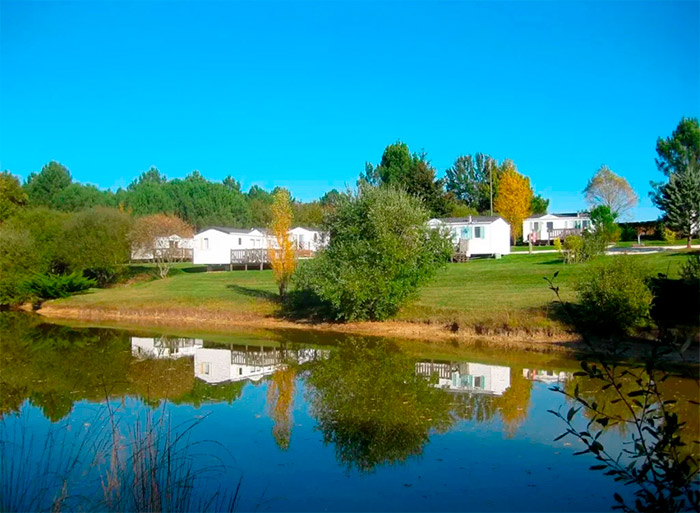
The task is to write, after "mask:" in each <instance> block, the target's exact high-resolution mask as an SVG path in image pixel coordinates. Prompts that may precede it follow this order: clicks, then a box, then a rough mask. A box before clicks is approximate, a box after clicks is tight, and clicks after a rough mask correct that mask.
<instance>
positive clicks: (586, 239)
mask: <svg viewBox="0 0 700 513" xmlns="http://www.w3.org/2000/svg"><path fill="white" fill-rule="evenodd" d="M605 244H606V239H605V237H604V236H603V235H601V234H600V233H586V234H584V235H583V237H581V236H580V235H569V236H568V237H567V238H566V239H564V244H563V248H564V262H566V263H567V264H577V263H580V262H586V261H587V260H590V259H592V258H595V257H597V256H598V255H602V254H603V253H604V252H605Z"/></svg>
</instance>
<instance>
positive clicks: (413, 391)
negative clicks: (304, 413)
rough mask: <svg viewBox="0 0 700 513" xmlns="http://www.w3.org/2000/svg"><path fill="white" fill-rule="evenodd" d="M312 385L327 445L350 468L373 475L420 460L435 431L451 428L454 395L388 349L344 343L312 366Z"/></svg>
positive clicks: (315, 409) (313, 406) (311, 400)
mask: <svg viewBox="0 0 700 513" xmlns="http://www.w3.org/2000/svg"><path fill="white" fill-rule="evenodd" d="M308 384H309V385H310V387H309V403H310V404H311V409H312V414H313V415H314V416H315V417H316V419H317V420H318V425H319V429H320V430H321V431H322V432H323V438H324V441H325V443H332V444H335V448H336V456H337V458H338V460H339V461H341V462H343V463H344V464H345V465H347V467H348V468H353V467H355V468H357V469H359V470H362V471H371V470H373V469H374V468H375V467H376V466H377V465H381V464H384V463H389V464H393V463H398V462H402V461H405V460H406V459H407V458H409V457H410V456H416V455H420V454H421V453H422V450H423V446H424V445H425V443H426V442H427V441H428V436H429V434H430V431H431V430H439V431H442V430H446V429H447V428H448V427H449V426H450V424H451V422H452V418H451V416H450V403H451V400H450V397H449V394H447V393H446V392H445V391H443V390H441V389H438V388H435V386H434V380H433V381H432V382H431V381H429V380H426V379H425V378H422V377H420V376H417V375H416V373H415V362H414V361H413V360H412V359H411V358H409V357H407V356H406V355H404V354H402V353H399V352H398V351H396V350H395V349H392V348H391V347H389V345H388V344H377V345H371V344H370V343H368V342H366V341H364V340H362V339H353V340H349V341H347V342H344V343H342V344H341V345H340V347H339V348H338V349H337V350H336V351H333V352H332V353H331V354H330V356H329V358H328V359H326V360H320V361H316V362H315V363H314V364H313V365H312V367H311V372H310V374H309V376H308Z"/></svg>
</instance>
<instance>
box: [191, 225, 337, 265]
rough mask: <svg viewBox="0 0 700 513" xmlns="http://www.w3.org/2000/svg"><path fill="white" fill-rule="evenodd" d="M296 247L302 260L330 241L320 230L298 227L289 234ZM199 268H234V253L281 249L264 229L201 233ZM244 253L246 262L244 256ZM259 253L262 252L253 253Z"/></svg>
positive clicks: (196, 260)
mask: <svg viewBox="0 0 700 513" xmlns="http://www.w3.org/2000/svg"><path fill="white" fill-rule="evenodd" d="M289 234H290V237H291V239H292V242H293V243H294V247H295V248H296V249H297V250H299V253H298V256H300V257H310V256H313V253H315V252H316V251H318V250H320V249H322V248H323V247H325V245H326V242H327V240H328V237H327V236H326V234H325V233H323V232H321V231H319V230H313V229H309V228H303V227H301V226H297V227H296V228H292V229H291V230H289ZM193 247H194V249H193V252H194V258H193V262H194V263H195V264H204V265H230V264H234V263H243V262H242V261H241V262H238V261H236V262H233V261H232V258H231V250H238V249H268V248H277V240H276V239H275V237H274V236H272V235H271V234H270V233H269V232H268V231H267V230H263V229H260V228H250V229H240V228H225V227H220V226H216V227H213V228H208V229H206V230H204V231H202V232H199V233H198V234H197V235H195V236H194V244H193ZM237 253H240V255H239V256H240V257H241V258H245V257H244V256H243V255H244V252H237ZM251 253H256V254H257V253H259V252H251ZM256 258H258V259H262V260H256V261H255V264H256V265H258V264H259V263H260V262H261V261H263V262H265V261H266V256H265V255H257V257H256Z"/></svg>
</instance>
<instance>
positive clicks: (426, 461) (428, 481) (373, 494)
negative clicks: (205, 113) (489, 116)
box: [4, 337, 631, 511]
mask: <svg viewBox="0 0 700 513" xmlns="http://www.w3.org/2000/svg"><path fill="white" fill-rule="evenodd" d="M130 342H131V351H132V354H133V355H135V356H139V357H141V356H151V357H156V358H173V359H175V358H177V357H182V356H184V357H188V358H191V360H192V362H193V363H192V365H193V367H194V374H195V375H196V376H197V377H198V378H202V379H203V380H204V381H206V382H208V383H210V384H217V383H224V382H232V381H241V383H242V390H241V393H240V396H238V397H237V398H235V400H232V401H231V402H220V401H218V400H211V401H206V400H204V401H200V402H199V403H198V404H201V406H199V407H195V406H193V405H192V404H191V403H189V404H188V403H187V402H186V401H185V402H183V403H181V404H172V403H166V404H165V406H163V407H161V408H159V409H156V410H155V411H156V412H157V413H160V412H162V411H165V412H166V414H167V416H168V418H169V420H170V421H171V423H172V426H175V429H176V430H177V429H181V428H182V427H183V426H186V425H188V423H191V422H192V421H193V419H196V418H199V417H202V416H204V417H205V418H204V420H202V421H201V423H200V424H198V425H197V426H196V427H195V428H194V429H193V430H192V431H191V432H190V436H191V442H193V443H194V442H203V444H202V445H198V444H195V445H193V446H192V447H196V449H195V450H196V452H197V453H198V456H197V458H196V462H197V463H196V464H197V465H199V466H200V467H203V466H204V467H206V466H207V465H210V464H211V462H212V461H214V459H213V458H214V457H218V458H221V460H222V461H225V463H226V464H227V465H228V466H229V470H228V471H227V472H226V473H225V474H221V475H217V476H214V475H212V476H211V477H210V478H209V479H205V480H202V481H200V482H199V483H198V490H197V492H198V493H201V494H203V495H207V494H210V493H212V492H213V491H214V490H215V489H216V488H217V487H218V486H220V485H222V486H225V487H226V486H228V487H235V486H236V484H237V482H238V479H239V477H241V476H242V478H243V484H242V503H241V505H240V506H239V509H241V510H247V509H251V508H257V509H260V510H263V511H266V510H278V509H282V510H318V509H329V510H378V509H379V510H403V511H406V510H477V511H478V510H532V511H542V510H550V511H552V510H569V511H571V510H579V511H583V510H586V511H590V510H608V509H610V507H611V506H612V504H613V501H612V495H613V492H614V491H618V492H620V493H623V494H628V493H629V492H631V489H625V488H622V489H621V487H617V486H614V483H613V481H612V480H611V479H610V478H608V477H605V476H603V475H602V473H600V472H591V471H589V470H588V467H589V466H590V465H591V464H593V460H592V458H589V457H588V456H580V457H575V458H574V457H573V456H572V453H573V452H575V450H578V449H579V447H578V446H576V445H573V446H572V445H569V443H568V441H567V439H564V440H561V441H558V442H554V441H553V439H554V438H555V437H556V436H558V435H559V434H561V433H562V432H563V430H564V427H563V425H562V424H561V423H560V421H559V420H558V419H556V418H555V417H554V416H552V415H551V414H549V413H547V410H548V409H557V408H558V407H560V406H561V405H563V404H564V400H563V397H562V396H561V395H560V394H556V393H553V392H552V391H550V390H549V386H550V385H551V384H552V383H556V382H560V381H562V380H564V379H566V377H567V373H566V372H563V371H558V370H556V369H528V368H517V369H515V368H513V367H512V366H508V365H490V364H485V363H479V362H468V361H452V362H450V361H438V360H421V359H420V358H419V359H417V360H416V361H415V363H414V364H413V365H414V366H415V367H414V369H413V370H414V372H415V374H416V375H417V376H426V377H427V376H434V378H433V379H436V381H435V382H433V383H432V386H433V387H437V388H440V389H443V390H445V392H446V393H449V394H450V397H457V396H468V397H472V396H487V397H485V398H484V399H483V400H494V401H504V400H505V399H504V398H507V394H508V391H509V389H510V388H511V386H515V385H516V384H515V383H514V382H512V380H514V379H515V380H526V381H528V382H530V383H532V387H531V389H530V392H529V396H528V398H527V400H526V402H525V403H524V404H523V405H521V406H520V410H522V419H521V421H520V423H519V424H518V425H517V427H515V428H514V429H512V428H511V429H509V428H507V426H506V425H505V424H504V422H503V420H502V417H501V416H500V415H493V416H490V417H488V418H487V420H483V421H477V420H464V418H462V419H457V420H456V421H455V422H454V423H453V424H452V425H451V426H450V427H449V429H447V431H446V432H434V431H431V432H430V434H429V441H428V443H426V444H424V445H423V447H422V452H421V453H420V455H418V456H410V457H408V459H407V460H406V461H404V462H400V463H395V464H380V465H377V466H376V467H374V468H373V469H372V470H371V471H370V472H361V471H358V470H357V469H353V468H348V467H347V466H345V465H341V464H339V462H338V460H337V454H336V448H335V447H334V446H333V444H332V443H329V444H324V443H323V434H322V433H321V432H320V431H319V429H318V422H317V420H316V419H315V418H314V417H313V416H312V411H311V406H310V404H309V402H308V400H309V394H310V393H313V391H311V392H310V390H311V389H310V387H309V385H308V382H307V379H308V377H309V374H308V373H309V372H313V370H309V369H313V367H312V366H309V364H313V362H315V361H319V360H321V361H322V360H325V359H326V358H328V355H329V354H330V352H331V351H333V349H332V348H331V347H328V346H326V347H324V348H322V349H313V348H304V347H295V348H293V349H289V350H285V351H282V350H281V346H279V344H276V345H275V344H273V345H269V344H268V345H267V346H266V347H264V348H262V347H261V346H251V347H248V348H246V347H245V345H235V346H228V347H227V346H224V345H222V344H210V343H207V342H204V341H201V340H197V339H173V338H169V339H159V338H148V337H134V338H132V339H131V340H130ZM85 350H86V351H88V350H90V349H89V347H86V348H85ZM289 361H292V362H296V363H297V364H302V365H301V368H300V371H299V372H298V373H297V374H296V377H295V380H296V386H295V388H294V392H293V394H294V395H293V401H292V405H293V406H292V408H293V410H292V418H293V427H292V431H291V441H290V443H289V446H288V448H287V450H282V449H280V446H279V445H278V443H277V442H276V440H275V437H273V436H272V431H273V427H274V423H275V421H274V419H273V418H272V417H271V415H270V413H269V408H268V406H269V405H268V402H269V397H268V389H269V387H270V386H271V376H272V375H273V374H274V372H275V371H276V370H279V369H280V368H283V367H284V366H285V365H286V364H285V362H289ZM377 372H379V371H377ZM372 378H374V376H371V375H370V376H368V379H372ZM519 383H522V381H519ZM215 386H224V385H215ZM528 386H529V385H528ZM499 404H500V403H499ZM110 405H111V406H112V408H113V409H114V410H115V412H116V418H117V419H118V421H119V424H120V426H121V427H122V428H123V429H126V430H128V429H129V426H130V425H133V423H134V422H135V419H136V418H137V417H139V416H141V417H142V418H143V415H144V413H145V412H146V411H148V409H149V408H152V406H147V405H146V404H145V403H144V402H143V401H142V400H141V399H138V398H135V397H132V396H129V397H126V398H124V399H122V398H117V399H115V400H112V401H110ZM101 408H102V405H100V404H99V403H96V402H90V401H85V400H81V401H79V402H77V403H75V405H74V407H73V409H72V411H71V412H70V414H69V415H68V416H67V417H65V418H63V419H62V420H60V421H59V422H57V423H56V424H54V428H56V427H63V426H70V429H69V430H68V431H66V437H67V438H66V441H70V440H77V439H79V438H80V437H81V436H83V434H82V433H83V430H84V429H85V425H86V424H87V423H91V422H93V421H94V419H95V418H96V415H99V413H100V411H101ZM163 408H164V409H163ZM399 420H400V419H399ZM18 423H22V425H25V426H26V429H27V432H31V433H32V434H33V435H34V437H35V443H39V441H40V440H42V439H43V435H45V433H46V432H47V430H48V429H49V426H50V422H49V421H48V420H47V419H46V418H45V417H44V416H43V415H42V414H41V411H40V410H39V408H37V407H35V406H32V405H31V404H30V403H29V402H25V403H24V404H23V406H22V408H21V414H20V415H19V416H15V415H6V416H5V419H4V435H5V436H8V434H10V435H11V434H12V433H14V432H16V431H14V427H15V426H17V425H18ZM606 439H607V444H606V445H607V446H608V447H609V448H611V449H613V450H614V449H615V448H619V447H620V438H619V434H618V433H617V432H610V433H609V434H607V435H606ZM90 483H92V484H94V481H92V482H91V481H90V480H89V479H87V478H85V479H84V480H82V486H83V487H88V486H90Z"/></svg>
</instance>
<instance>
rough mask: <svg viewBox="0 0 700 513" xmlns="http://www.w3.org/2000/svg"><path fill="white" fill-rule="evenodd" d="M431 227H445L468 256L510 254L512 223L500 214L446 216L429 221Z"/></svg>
mask: <svg viewBox="0 0 700 513" xmlns="http://www.w3.org/2000/svg"><path fill="white" fill-rule="evenodd" d="M428 226H430V227H431V228H444V229H447V230H449V232H450V234H451V235H452V242H453V243H454V245H455V249H457V250H458V251H459V252H460V253H464V254H466V256H467V258H469V257H471V256H474V255H494V256H497V257H498V256H500V255H508V254H510V225H509V224H508V223H507V222H506V220H505V219H503V218H502V217H499V216H469V217H446V218H440V219H431V220H430V221H428Z"/></svg>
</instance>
